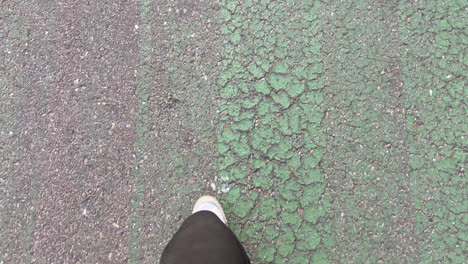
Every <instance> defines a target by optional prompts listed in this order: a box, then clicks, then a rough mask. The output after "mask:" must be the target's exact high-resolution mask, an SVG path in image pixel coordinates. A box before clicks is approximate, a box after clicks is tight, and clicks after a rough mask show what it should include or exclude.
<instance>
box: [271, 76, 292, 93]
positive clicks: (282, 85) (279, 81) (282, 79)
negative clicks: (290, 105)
mask: <svg viewBox="0 0 468 264" xmlns="http://www.w3.org/2000/svg"><path fill="white" fill-rule="evenodd" d="M268 83H270V85H271V87H273V89H275V90H276V91H279V90H281V89H287V88H288V87H290V86H291V84H292V79H291V77H290V76H285V75H279V74H270V75H269V76H268Z"/></svg>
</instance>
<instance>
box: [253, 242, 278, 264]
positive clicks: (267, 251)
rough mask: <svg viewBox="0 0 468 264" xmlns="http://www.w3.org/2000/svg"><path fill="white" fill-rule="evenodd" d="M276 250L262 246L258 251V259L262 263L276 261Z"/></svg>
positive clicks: (266, 245) (268, 246)
mask: <svg viewBox="0 0 468 264" xmlns="http://www.w3.org/2000/svg"><path fill="white" fill-rule="evenodd" d="M275 254H276V248H275V247H273V246H271V245H268V244H264V243H262V244H260V246H259V248H258V249H257V258H258V259H259V260H260V261H261V262H262V263H271V262H273V260H274V259H275Z"/></svg>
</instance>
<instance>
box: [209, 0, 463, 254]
mask: <svg viewBox="0 0 468 264" xmlns="http://www.w3.org/2000/svg"><path fill="white" fill-rule="evenodd" d="M466 15H467V5H466V1H421V2H415V3H409V2H401V3H399V2H398V1H386V2H376V1H341V2H339V3H338V2H336V1H325V2H324V3H320V2H315V3H313V2H304V1H284V2H283V1H282V2H277V1H244V2H243V3H242V4H239V3H238V2H237V1H224V2H223V7H222V9H221V10H220V15H219V16H220V21H221V32H222V34H223V38H224V40H225V42H226V43H225V45H224V47H223V55H222V58H223V60H222V62H221V63H220V68H219V70H220V76H219V80H218V89H219V95H220V97H221V98H222V100H221V102H220V104H219V107H220V116H219V128H218V131H217V134H218V145H217V147H218V162H217V164H218V169H219V174H218V177H219V179H220V182H221V184H222V190H223V191H226V192H227V193H226V195H224V196H223V197H222V202H223V204H224V205H225V207H226V210H227V211H228V213H229V215H230V216H231V220H230V225H231V226H232V227H233V228H234V230H235V232H236V233H237V234H239V235H240V238H241V240H242V242H243V243H244V244H245V245H246V246H247V248H248V249H249V252H250V253H251V254H252V257H253V259H254V262H255V263H308V262H312V263H328V262H333V263H377V262H385V263H401V262H404V263H435V262H441V263H449V262H451V263H466V255H467V249H468V248H467V243H466V242H467V241H466V234H467V233H466V232H467V226H468V223H467V220H468V218H467V211H468V199H467V198H468V197H467V193H468V192H467V181H466V175H465V168H464V167H465V162H466V143H467V141H466V131H468V130H467V125H466V124H467V123H466V119H467V117H466V116H467V115H466V108H465V99H466V88H465V82H466V77H467V74H466V73H467V61H466V56H467V50H466V42H467V34H466V28H467V27H466V25H467V24H466Z"/></svg>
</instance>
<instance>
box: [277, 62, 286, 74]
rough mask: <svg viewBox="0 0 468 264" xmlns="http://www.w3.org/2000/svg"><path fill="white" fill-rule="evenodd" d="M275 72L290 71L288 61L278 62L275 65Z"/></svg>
mask: <svg viewBox="0 0 468 264" xmlns="http://www.w3.org/2000/svg"><path fill="white" fill-rule="evenodd" d="M273 72H276V73H289V65H288V64H287V63H285V62H283V63H277V64H276V65H275V66H274V67H273Z"/></svg>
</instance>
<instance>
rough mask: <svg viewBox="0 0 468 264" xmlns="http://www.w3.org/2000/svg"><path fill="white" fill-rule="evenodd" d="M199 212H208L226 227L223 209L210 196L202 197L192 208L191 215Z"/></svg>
mask: <svg viewBox="0 0 468 264" xmlns="http://www.w3.org/2000/svg"><path fill="white" fill-rule="evenodd" d="M200 211H210V212H212V213H214V214H215V215H216V216H218V218H219V219H220V220H221V221H222V222H223V223H224V224H225V225H226V226H227V225H228V224H227V219H226V215H225V214H224V211H223V207H221V204H219V202H218V200H216V198H214V197H212V196H208V195H206V196H202V197H201V198H200V199H198V201H197V202H196V203H195V206H193V211H192V214H194V213H196V212H200Z"/></svg>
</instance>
